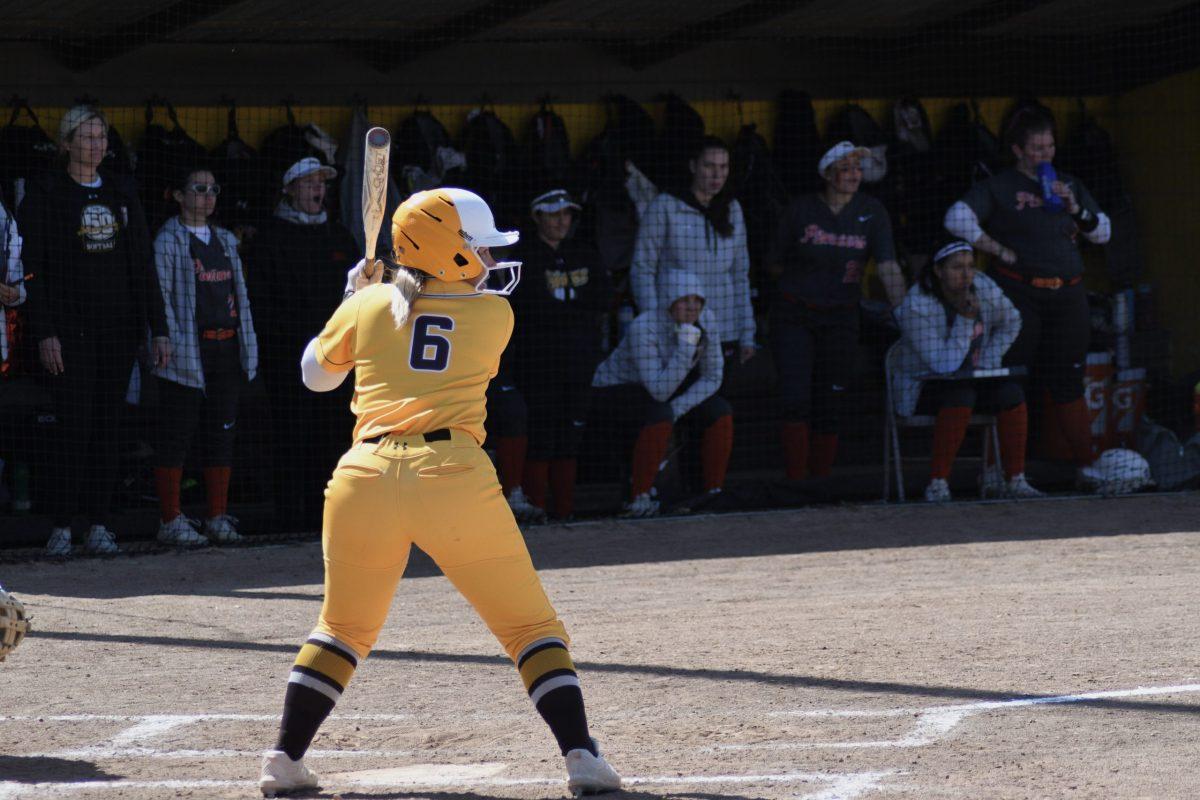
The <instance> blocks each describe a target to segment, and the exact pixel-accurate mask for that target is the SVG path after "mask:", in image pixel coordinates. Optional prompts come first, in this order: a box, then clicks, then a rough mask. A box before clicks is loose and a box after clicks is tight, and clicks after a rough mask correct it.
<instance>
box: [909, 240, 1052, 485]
mask: <svg viewBox="0 0 1200 800" xmlns="http://www.w3.org/2000/svg"><path fill="white" fill-rule="evenodd" d="M896 316H897V318H898V319H899V321H900V332H901V338H900V341H899V342H897V343H896V346H895V347H894V348H893V349H892V350H891V352H890V353H889V354H888V366H889V370H888V372H889V374H890V375H891V380H892V402H893V403H894V404H895V411H896V413H897V414H899V415H900V416H903V417H907V416H912V415H913V414H936V415H937V422H936V424H935V425H934V429H933V456H932V458H931V459H930V464H929V486H928V487H927V488H926V489H925V499H926V500H928V501H930V502H942V501H946V500H949V499H950V487H949V483H948V482H947V479H948V478H949V477H950V467H951V466H952V465H953V463H954V457H955V456H956V455H957V454H958V448H959V447H960V446H961V445H962V441H963V437H964V436H965V434H966V431H967V425H968V423H969V421H970V419H971V413H972V411H973V410H975V409H979V410H981V411H985V412H987V413H995V414H996V419H997V424H998V426H999V434H1000V462H1001V465H1002V468H1003V475H1001V474H1000V473H999V472H998V471H997V468H993V467H989V468H988V471H987V472H986V473H985V478H984V490H985V494H989V493H990V494H996V495H1001V496H1009V497H1036V496H1038V495H1040V494H1041V493H1040V492H1038V491H1037V490H1036V489H1034V488H1033V487H1031V486H1030V485H1029V483H1028V482H1027V481H1026V480H1025V440H1026V432H1027V429H1028V414H1027V411H1026V408H1025V395H1024V393H1023V392H1022V390H1021V384H1020V383H1019V382H1018V381H1017V380H1016V379H1015V378H1011V377H994V378H986V379H971V378H970V377H969V376H970V375H972V374H974V373H975V372H976V371H979V370H987V369H995V368H997V367H999V366H1000V364H1001V359H1002V358H1003V356H1004V354H1005V352H1006V351H1007V350H1008V349H1009V347H1011V346H1012V343H1013V341H1014V340H1015V339H1016V338H1017V334H1018V333H1019V332H1020V330H1021V315H1020V313H1019V312H1018V311H1017V309H1016V307H1015V306H1014V305H1013V304H1012V302H1010V301H1009V299H1008V298H1007V297H1006V296H1005V295H1004V292H1003V291H1001V290H1000V287H999V286H997V285H996V283H995V281H993V280H992V279H991V278H989V277H988V276H987V275H984V274H982V273H977V272H975V253H974V249H973V248H972V247H971V245H969V244H967V243H966V242H965V241H962V240H953V241H950V242H947V243H946V244H944V245H943V246H942V247H940V248H939V249H938V251H937V253H936V255H935V256H934V258H933V264H932V265H931V266H930V267H928V268H927V269H926V270H925V272H924V273H923V274H922V275H921V278H920V280H919V281H918V282H917V284H916V285H914V286H913V287H912V288H911V289H909V290H908V294H907V295H905V297H904V302H903V303H901V304H900V306H899V308H897V310H896ZM931 374H939V375H945V376H946V378H945V379H944V380H938V379H929V378H928V376H929V375H931Z"/></svg>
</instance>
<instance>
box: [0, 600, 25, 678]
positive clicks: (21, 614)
mask: <svg viewBox="0 0 1200 800" xmlns="http://www.w3.org/2000/svg"><path fill="white" fill-rule="evenodd" d="M27 633H29V617H28V616H26V615H25V606H24V605H23V604H22V603H21V601H20V600H18V599H17V598H15V597H13V596H12V595H11V594H9V593H8V592H6V591H4V587H2V586H0V661H3V660H4V658H5V656H7V655H8V654H9V653H11V652H12V651H13V650H16V649H17V645H19V644H20V643H21V640H22V639H24V638H25V634H27Z"/></svg>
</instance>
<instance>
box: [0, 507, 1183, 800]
mask: <svg viewBox="0 0 1200 800" xmlns="http://www.w3.org/2000/svg"><path fill="white" fill-rule="evenodd" d="M1198 529H1200V497H1197V496H1194V495H1183V496H1146V497H1139V498H1130V499H1125V500H1109V501H1104V500H1072V501H1056V502H1036V503H1025V504H1019V505H1018V504H1005V503H1001V504H982V505H970V504H961V505H959V504H956V505H952V506H949V507H943V508H930V507H920V506H907V507H903V508H884V507H865V508H864V507H859V508H833V509H821V510H803V511H788V512H774V513H763V514H746V515H727V516H719V517H704V518H674V519H664V520H648V521H643V522H625V523H621V522H605V523H589V524H581V525H576V526H570V527H543V528H538V529H535V530H533V531H531V532H530V533H529V534H528V536H527V538H528V541H529V544H530V549H531V550H532V552H533V553H534V557H535V560H536V561H537V562H538V564H539V566H540V567H541V568H542V570H543V572H542V574H543V579H544V581H545V583H546V585H547V588H548V590H549V592H550V595H551V597H552V598H553V599H554V601H555V603H556V605H557V607H558V609H559V612H560V613H561V615H562V616H563V618H564V620H565V621H566V622H567V625H568V628H569V629H570V630H571V632H572V635H573V637H574V644H573V647H572V650H573V654H574V656H575V658H576V660H577V662H578V666H579V669H580V673H581V677H582V679H583V681H584V688H585V692H586V694H587V697H588V702H589V712H590V713H589V716H590V718H591V720H592V725H593V730H594V733H595V734H596V736H597V737H598V738H599V739H600V741H601V743H602V745H603V747H604V749H605V750H606V751H607V753H608V755H609V756H610V760H611V761H612V762H613V764H614V765H615V766H617V767H618V769H619V770H620V771H621V772H622V773H623V774H624V775H625V776H626V777H627V779H628V780H629V791H628V792H626V793H625V794H626V795H631V796H635V797H643V798H651V797H666V796H671V797H687V798H704V799H705V800H733V799H734V798H739V799H740V798H759V797H762V798H807V800H849V799H850V798H881V799H882V798H887V799H888V800H893V799H896V800H898V799H899V798H905V799H906V800H916V799H917V798H921V799H923V800H925V799H929V798H972V799H974V798H1064V797H1069V798H1106V799H1107V800H1111V799H1112V798H1191V797H1195V796H1196V795H1197V790H1196V788H1195V784H1196V772H1197V770H1196V764H1197V757H1196V753H1197V752H1200V748H1198V747H1197V745H1198V744H1200V733H1198V725H1197V722H1198V721H1200V719H1198V718H1200V655H1198V653H1197V642H1198V641H1200V615H1198V614H1197V613H1196V608H1197V605H1198V601H1200V534H1198V533H1197V530H1198ZM4 569H5V570H6V572H4V573H3V574H0V582H3V583H4V584H5V585H6V586H7V587H8V588H9V589H11V590H12V591H14V592H15V593H16V594H17V595H18V596H19V597H21V598H22V599H23V600H24V601H25V602H26V603H27V605H28V607H29V609H30V611H31V612H32V614H33V616H34V626H35V634H34V635H32V636H31V637H30V638H29V640H28V641H27V642H26V643H25V644H24V645H23V646H22V647H21V649H20V650H19V651H18V652H17V653H16V654H14V655H13V656H12V657H11V658H10V659H9V660H8V661H7V662H5V663H4V664H0V698H2V702H0V715H2V716H0V800H15V799H16V798H43V797H46V798H49V797H86V798H97V800H108V798H126V799H129V800H135V799H136V800H143V799H149V798H155V799H156V800H157V798H252V797H256V796H258V793H257V790H256V789H255V788H254V783H253V781H254V779H255V778H256V776H257V754H258V752H259V751H260V750H261V749H262V748H263V747H264V746H267V745H269V744H270V743H271V742H272V739H273V731H274V728H275V726H276V724H277V714H278V712H279V706H280V702H281V699H282V693H283V686H284V681H285V680H286V676H287V673H288V670H289V668H290V665H291V659H292V656H293V655H294V652H295V649H296V647H297V646H298V645H299V643H300V642H301V640H302V639H303V638H304V636H305V634H306V633H307V632H308V630H309V628H310V626H311V625H312V623H313V621H314V619H315V617H316V613H317V610H318V607H319V602H320V597H321V584H320V581H321V559H320V549H319V547H318V546H317V545H315V544H308V545H294V546H276V547H257V548H246V549H236V550H215V551H208V552H201V553H189V554H178V555H158V556H146V557H140V558H121V559H117V560H111V561H100V560H79V561H76V562H71V563H67V564H51V563H36V564H23V565H16V566H12V567H6V568H4ZM310 761H311V764H312V765H313V766H314V768H316V769H317V771H318V772H320V773H321V774H322V777H323V781H322V786H323V791H322V792H321V793H320V794H319V795H318V796H321V797H326V798H331V797H334V796H340V797H342V798H344V799H345V800H348V799H349V798H437V799H438V800H477V799H480V798H542V797H562V796H564V795H565V786H564V780H563V773H562V769H561V758H560V757H559V756H558V754H557V752H556V751H555V749H554V747H553V740H552V738H551V737H550V735H549V733H548V732H547V731H546V730H545V729H544V727H543V725H542V723H541V721H540V720H539V719H538V718H537V715H536V714H535V713H534V711H533V710H532V709H531V708H530V707H529V702H528V699H527V698H526V697H525V696H524V692H523V690H522V688H521V686H520V681H519V680H518V678H517V676H516V673H515V671H514V670H513V668H512V666H511V665H510V664H509V663H508V662H507V661H506V660H505V659H504V658H503V656H502V654H501V653H500V650H499V647H498V646H497V645H496V643H495V642H494V640H493V639H491V637H490V635H489V634H488V632H487V631H486V629H485V628H484V627H483V625H482V624H481V623H480V622H479V621H478V620H477V619H476V618H475V617H474V615H473V613H472V611H471V610H470V608H469V607H468V606H467V605H466V604H465V603H464V602H463V601H462V600H461V599H460V598H459V597H458V596H457V595H456V594H455V593H454V591H453V589H452V588H451V587H450V585H449V584H448V583H447V582H446V581H445V579H443V578H442V577H440V575H438V574H437V572H436V569H435V568H433V567H432V566H431V565H430V564H429V563H428V562H427V561H424V560H416V561H415V562H414V564H413V566H412V568H410V573H409V577H408V578H406V580H405V581H404V582H402V584H401V587H400V591H399V593H398V595H397V599H396V601H395V605H394V607H393V609H392V615H391V618H390V620H389V622H388V625H387V627H386V628H385V630H384V633H383V635H382V637H381V639H380V642H379V646H378V649H377V650H376V652H375V653H373V654H372V656H371V658H369V659H368V660H367V661H366V662H365V663H364V665H363V666H362V667H361V668H360V669H359V671H358V674H357V675H356V677H355V679H354V681H353V683H352V684H351V686H350V687H349V689H348V690H347V692H346V695H345V697H344V699H343V701H342V702H341V704H340V705H339V706H338V708H337V710H336V711H335V714H334V717H333V718H331V720H330V721H329V722H328V723H327V725H326V726H325V728H324V730H323V731H322V733H321V734H320V735H319V737H318V739H317V741H316V742H315V743H314V752H313V753H312V758H311V759H310Z"/></svg>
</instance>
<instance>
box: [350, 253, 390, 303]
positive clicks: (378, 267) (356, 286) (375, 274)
mask: <svg viewBox="0 0 1200 800" xmlns="http://www.w3.org/2000/svg"><path fill="white" fill-rule="evenodd" d="M366 267H367V260H366V259H365V258H360V259H359V260H358V263H357V264H355V265H354V266H353V267H351V268H350V271H349V272H347V273H346V296H347V297H349V296H350V295H352V294H354V293H355V292H361V291H362V290H363V289H365V288H367V287H368V286H370V285H371V284H373V283H379V282H380V281H381V280H383V264H381V263H379V261H376V262H375V264H374V268H373V270H372V274H371V275H370V277H368V276H367V269H366Z"/></svg>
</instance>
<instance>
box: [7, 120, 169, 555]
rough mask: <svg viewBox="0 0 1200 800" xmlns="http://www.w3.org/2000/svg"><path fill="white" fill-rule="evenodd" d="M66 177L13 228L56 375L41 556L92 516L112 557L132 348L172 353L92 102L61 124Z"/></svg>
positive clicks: (52, 179) (142, 236)
mask: <svg viewBox="0 0 1200 800" xmlns="http://www.w3.org/2000/svg"><path fill="white" fill-rule="evenodd" d="M58 134H59V146H60V147H61V148H62V149H63V151H65V152H66V154H67V162H66V167H65V169H61V170H54V171H52V172H50V173H48V174H47V175H45V176H43V177H42V179H40V180H38V181H34V182H32V184H31V185H30V187H29V192H28V194H27V195H26V197H25V200H24V202H23V203H22V204H21V207H20V210H19V214H18V217H19V220H20V224H21V234H22V236H23V237H24V239H25V249H24V259H25V270H26V272H27V273H30V274H31V275H32V277H31V278H29V279H28V280H27V281H26V283H25V287H26V291H27V294H28V300H27V309H28V314H29V326H30V334H31V336H32V337H33V340H34V341H36V342H37V345H38V356H39V358H40V360H41V362H42V366H43V367H44V368H45V369H46V371H47V372H48V373H49V374H50V375H51V376H52V377H51V380H52V382H53V387H54V396H55V401H56V414H57V418H58V436H57V442H56V446H55V447H54V455H53V458H52V464H53V469H54V475H53V477H54V480H55V481H56V482H57V484H58V485H59V486H60V487H61V488H60V489H59V490H58V491H57V492H55V494H54V497H55V500H54V504H53V514H54V523H53V526H54V527H53V530H52V531H51V534H50V539H49V541H48V542H47V544H46V553H47V555H52V556H67V555H70V553H71V527H70V526H71V520H72V517H74V516H75V515H76V514H84V515H86V516H87V517H88V520H89V522H90V524H91V527H90V528H89V530H88V534H87V537H86V538H85V539H84V549H85V550H87V551H88V552H90V553H100V554H111V553H116V552H119V548H118V547H117V544H116V541H115V536H114V535H113V533H112V531H111V530H109V528H108V522H109V520H108V516H109V513H110V511H111V504H112V494H113V489H114V488H115V484H116V482H117V477H118V476H117V468H118V463H117V456H118V448H119V441H118V435H117V434H118V432H119V430H120V412H121V408H122V405H123V403H124V400H125V395H126V391H127V388H128V386H129V380H130V375H131V374H132V371H133V365H134V363H135V358H136V355H137V349H138V344H139V342H141V341H142V340H143V337H144V336H145V332H146V330H147V329H149V330H150V333H151V336H152V339H151V342H152V345H151V347H152V357H153V360H154V362H155V364H156V365H158V366H163V365H165V364H166V363H167V361H168V359H169V358H170V354H171V346H170V340H169V338H168V336H167V322H166V317H165V315H164V313H163V302H162V294H161V293H160V291H159V286H158V276H157V273H156V272H155V269H154V258H153V255H152V252H151V248H150V234H149V231H148V230H147V228H146V219H145V215H144V214H143V212H142V205H141V202H140V201H139V200H138V194H137V187H136V186H135V185H134V184H133V181H131V180H130V179H128V178H125V177H123V176H119V175H113V174H109V173H107V172H105V171H103V170H100V162H101V161H103V160H104V156H105V154H106V153H107V150H108V122H107V121H106V120H105V118H104V115H103V114H102V113H101V112H100V111H98V110H97V109H95V108H93V107H91V106H76V107H74V108H72V109H71V110H69V111H68V112H67V113H66V115H65V116H64V117H63V119H62V122H61V124H60V125H59V131H58Z"/></svg>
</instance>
